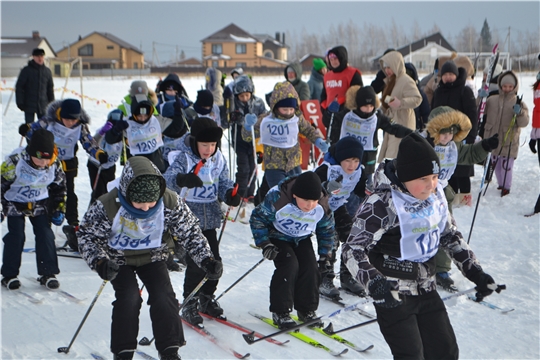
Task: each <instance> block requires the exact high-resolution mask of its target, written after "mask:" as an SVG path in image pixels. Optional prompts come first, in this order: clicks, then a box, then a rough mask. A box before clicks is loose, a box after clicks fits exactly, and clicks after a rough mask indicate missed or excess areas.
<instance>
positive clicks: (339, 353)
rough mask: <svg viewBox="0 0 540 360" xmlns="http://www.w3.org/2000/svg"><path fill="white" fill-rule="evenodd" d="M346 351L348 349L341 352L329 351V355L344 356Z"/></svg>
mask: <svg viewBox="0 0 540 360" xmlns="http://www.w3.org/2000/svg"><path fill="white" fill-rule="evenodd" d="M348 351H349V349H343V350H341V351H340V352H337V351H331V352H330V355H332V356H341V355H343V354H346V353H347V352H348Z"/></svg>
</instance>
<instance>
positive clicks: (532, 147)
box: [529, 139, 536, 154]
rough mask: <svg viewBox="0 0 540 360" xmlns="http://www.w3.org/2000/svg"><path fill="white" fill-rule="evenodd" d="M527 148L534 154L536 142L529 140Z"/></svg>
mask: <svg viewBox="0 0 540 360" xmlns="http://www.w3.org/2000/svg"><path fill="white" fill-rule="evenodd" d="M529 147H530V148H531V151H532V153H533V154H536V140H535V139H531V141H529Z"/></svg>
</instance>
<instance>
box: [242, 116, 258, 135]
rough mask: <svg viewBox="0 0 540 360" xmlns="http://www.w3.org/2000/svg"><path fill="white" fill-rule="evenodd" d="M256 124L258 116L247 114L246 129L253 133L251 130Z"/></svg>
mask: <svg viewBox="0 0 540 360" xmlns="http://www.w3.org/2000/svg"><path fill="white" fill-rule="evenodd" d="M256 122H257V115H255V114H251V113H250V114H247V115H246V116H245V120H244V129H246V130H247V131H251V129H253V125H255V123H256Z"/></svg>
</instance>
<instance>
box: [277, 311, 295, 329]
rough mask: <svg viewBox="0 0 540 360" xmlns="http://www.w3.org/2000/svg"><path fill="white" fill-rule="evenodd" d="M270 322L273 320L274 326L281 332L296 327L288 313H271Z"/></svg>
mask: <svg viewBox="0 0 540 360" xmlns="http://www.w3.org/2000/svg"><path fill="white" fill-rule="evenodd" d="M272 320H274V324H276V325H277V327H278V328H280V329H281V330H283V329H290V328H292V327H295V326H296V325H297V324H296V322H295V321H294V320H293V319H292V318H291V315H290V314H289V313H288V312H283V313H272Z"/></svg>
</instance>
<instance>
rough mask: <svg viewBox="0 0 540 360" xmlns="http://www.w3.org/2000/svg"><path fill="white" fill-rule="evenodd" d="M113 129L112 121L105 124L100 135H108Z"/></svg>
mask: <svg viewBox="0 0 540 360" xmlns="http://www.w3.org/2000/svg"><path fill="white" fill-rule="evenodd" d="M112 127H113V123H112V122H110V121H107V122H106V123H105V125H103V126H102V127H101V129H100V130H99V135H101V136H103V135H105V133H106V132H107V131H109V130H111V129H112Z"/></svg>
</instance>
